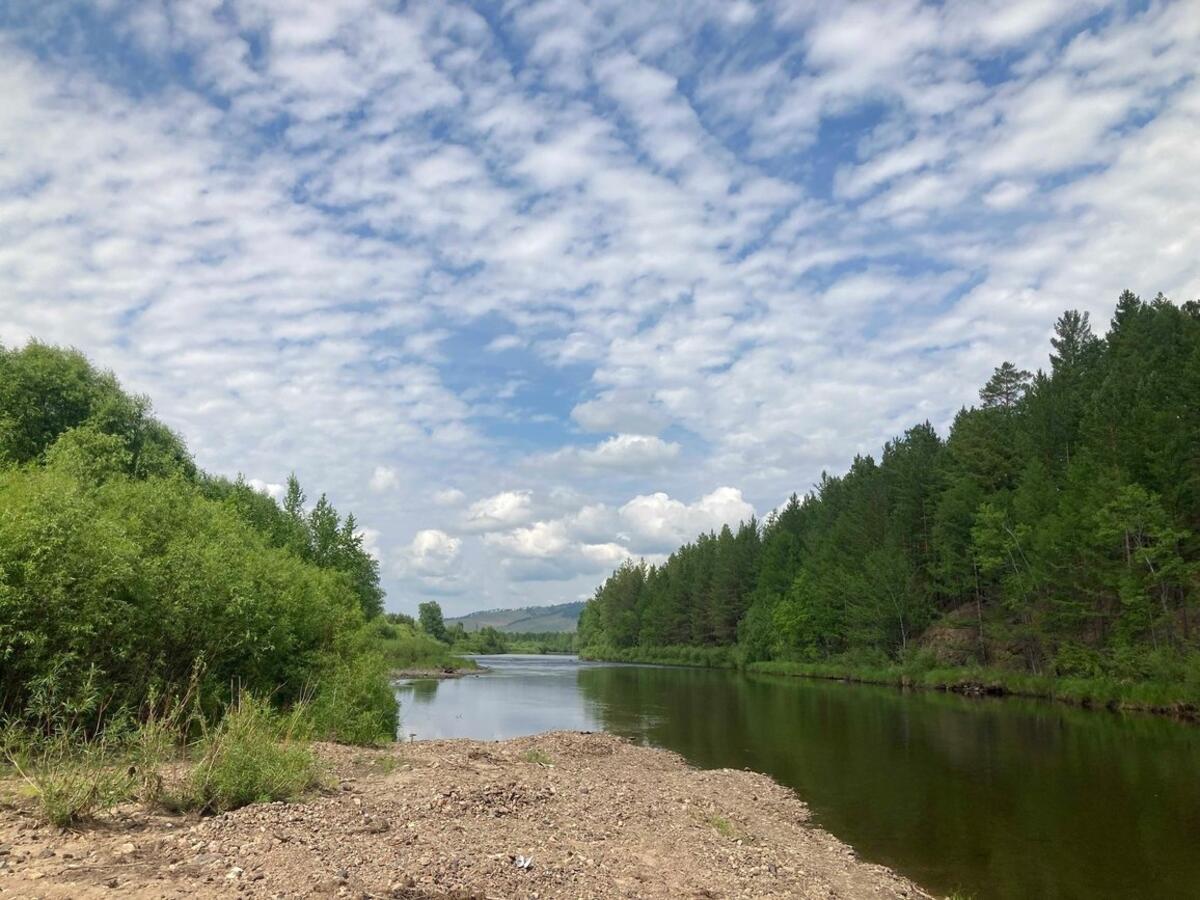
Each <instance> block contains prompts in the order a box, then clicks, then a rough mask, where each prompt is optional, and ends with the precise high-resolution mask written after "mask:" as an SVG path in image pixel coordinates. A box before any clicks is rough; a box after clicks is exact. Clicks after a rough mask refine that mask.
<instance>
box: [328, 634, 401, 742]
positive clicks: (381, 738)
mask: <svg viewBox="0 0 1200 900" xmlns="http://www.w3.org/2000/svg"><path fill="white" fill-rule="evenodd" d="M389 627H391V626H389ZM387 673H388V664H387V661H386V660H385V659H384V657H383V654H382V653H379V652H371V651H366V650H359V651H357V652H355V653H351V654H349V655H348V656H346V657H337V658H332V659H331V660H330V661H329V662H328V663H327V666H326V668H325V670H324V671H323V672H322V673H321V675H319V676H318V681H317V685H316V691H315V694H314V696H313V699H312V702H311V703H310V704H309V706H308V719H309V723H310V725H311V728H312V734H313V736H314V737H317V738H320V739H322V740H328V741H337V742H338V743H342V744H359V745H368V744H378V743H383V742H386V741H392V740H395V737H396V731H397V729H398V728H399V727H400V721H399V709H398V707H397V704H396V695H395V693H394V692H393V690H392V687H391V684H390V682H389V680H388V677H387Z"/></svg>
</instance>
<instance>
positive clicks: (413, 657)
mask: <svg viewBox="0 0 1200 900" xmlns="http://www.w3.org/2000/svg"><path fill="white" fill-rule="evenodd" d="M371 628H372V632H373V645H374V648H375V650H376V651H377V652H378V653H379V654H380V656H381V657H382V659H383V661H384V663H385V665H386V666H387V668H388V669H390V670H394V671H395V670H399V671H403V670H418V669H419V670H429V669H443V670H454V669H464V668H467V669H469V668H474V666H475V664H474V663H472V662H471V661H470V660H466V659H463V658H462V657H459V656H455V655H454V653H453V652H452V651H451V649H450V647H449V646H448V645H447V644H444V643H442V642H441V641H439V640H437V639H435V638H433V637H431V636H430V635H428V634H426V633H425V632H424V631H422V630H420V629H418V628H414V627H413V626H412V625H409V624H405V623H404V622H401V621H398V622H396V623H395V624H393V623H390V622H376V623H372V626H371Z"/></svg>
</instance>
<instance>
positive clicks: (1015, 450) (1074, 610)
mask: <svg viewBox="0 0 1200 900" xmlns="http://www.w3.org/2000/svg"><path fill="white" fill-rule="evenodd" d="M1051 345H1052V351H1051V354H1050V366H1049V370H1048V371H1038V372H1036V373H1029V372H1026V371H1022V370H1020V369H1018V368H1017V367H1016V366H1014V365H1012V364H1011V363H1008V362H1006V363H1004V364H1003V365H1001V366H1000V367H999V368H997V369H996V370H995V373H994V375H993V376H992V378H991V379H990V380H989V381H988V383H987V384H986V385H985V386H984V387H983V389H982V390H981V391H980V394H979V397H980V402H979V403H978V404H977V405H975V406H972V407H970V408H964V409H962V410H961V411H960V412H959V413H958V415H957V416H956V417H955V419H954V423H953V426H952V428H951V430H950V433H949V435H948V436H947V437H946V438H945V439H943V438H942V437H940V436H939V435H938V434H937V433H936V432H935V430H934V429H933V428H932V427H931V426H930V425H929V423H927V422H926V423H923V424H919V425H916V426H914V427H912V428H910V429H909V430H908V431H906V432H905V433H904V434H903V435H901V436H899V437H897V438H895V439H893V440H891V441H889V442H888V443H887V444H886V445H885V446H884V448H883V452H882V454H881V455H880V456H879V458H878V459H876V458H873V457H871V456H859V457H856V458H855V460H854V462H853V463H852V465H851V466H850V470H849V471H848V472H847V473H846V474H844V475H840V476H830V475H827V474H826V475H822V477H821V480H820V483H819V484H818V485H817V486H816V487H815V489H814V490H813V491H812V492H810V493H808V494H807V495H805V496H804V497H798V496H796V495H793V496H792V497H791V498H790V499H789V500H788V501H787V502H786V503H785V504H784V505H783V506H782V507H781V508H780V509H779V510H777V511H776V512H773V513H772V514H771V515H770V516H769V517H768V518H767V519H766V521H764V522H757V521H753V520H752V521H750V522H743V523H741V525H740V526H739V527H737V528H733V529H731V528H729V527H726V528H723V529H722V530H721V532H720V533H719V534H712V533H710V534H704V535H700V536H699V537H698V538H697V539H696V541H695V542H694V543H690V544H687V545H685V546H683V547H681V548H679V549H678V550H677V551H675V552H674V553H672V554H671V556H670V557H669V558H668V559H667V560H666V561H665V562H664V563H662V564H661V565H646V564H644V563H640V564H639V563H628V564H626V565H624V566H622V567H621V568H620V569H618V570H617V571H616V572H614V573H613V575H612V576H611V577H609V578H608V580H606V581H605V582H604V584H603V585H602V586H601V587H600V588H599V589H598V590H597V591H596V594H595V597H594V598H593V599H592V600H591V601H590V602H589V603H588V605H587V608H586V609H585V610H584V613H583V615H582V618H581V620H580V643H581V645H582V646H584V647H585V648H588V649H589V652H591V653H593V654H594V655H599V656H608V657H612V658H639V657H640V658H653V657H656V656H657V657H659V658H671V653H666V652H664V650H663V649H662V648H674V649H673V651H672V652H673V653H674V654H675V655H676V656H683V657H686V656H687V654H688V653H689V652H690V653H692V654H693V655H694V656H696V658H697V659H698V660H701V661H702V660H703V659H704V658H705V654H706V653H709V654H710V656H711V658H714V659H715V658H719V659H722V660H725V659H736V660H737V661H739V662H741V663H753V662H755V661H764V660H790V661H796V662H817V661H822V660H830V659H841V660H858V661H860V662H862V663H863V664H864V665H865V664H871V665H879V664H884V663H887V662H888V661H898V660H912V659H915V658H918V657H921V658H924V659H927V660H928V661H929V662H930V664H934V663H937V664H948V665H983V666H989V667H996V668H1000V669H1008V670H1012V671H1021V672H1029V673H1036V674H1045V675H1057V676H1079V677H1103V676H1113V677H1121V678H1132V679H1139V678H1141V679H1153V678H1159V679H1168V678H1181V677H1190V678H1192V679H1193V680H1195V681H1196V682H1197V683H1196V684H1195V685H1194V687H1196V688H1198V689H1200V666H1198V665H1196V664H1195V660H1196V658H1197V657H1196V656H1195V655H1194V651H1195V648H1196V647H1197V645H1198V640H1197V638H1198V630H1200V621H1197V615H1196V604H1197V598H1198V597H1200V562H1198V561H1200V541H1198V539H1197V534H1198V533H1200V304H1198V303H1196V302H1190V303H1187V304H1185V305H1183V306H1177V305H1175V304H1173V303H1171V302H1169V301H1168V300H1166V299H1165V298H1163V297H1162V296H1161V295H1160V296H1158V297H1157V298H1156V299H1154V300H1153V301H1150V302H1144V301H1142V300H1140V299H1139V298H1138V297H1136V296H1135V295H1133V294H1132V293H1130V292H1128V291H1127V292H1125V293H1123V294H1122V295H1121V297H1120V299H1119V300H1118V302H1117V307H1116V312H1115V314H1114V316H1113V319H1112V323H1111V327H1110V329H1109V331H1108V334H1107V335H1106V336H1105V337H1099V336H1097V335H1095V334H1094V333H1093V331H1092V328H1091V327H1090V323H1089V321H1088V316H1087V315H1086V314H1080V313H1078V312H1067V313H1065V314H1063V315H1062V316H1061V317H1060V318H1059V320H1058V321H1057V323H1056V324H1055V328H1054V337H1053V338H1052V340H1051ZM684 647H686V648H690V649H688V650H684V649H681V648H684ZM706 648H717V649H706ZM720 648H725V649H720ZM1189 660H1190V661H1189ZM1181 661H1184V662H1182V663H1181ZM1181 665H1182V667H1181Z"/></svg>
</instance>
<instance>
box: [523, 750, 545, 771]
mask: <svg viewBox="0 0 1200 900" xmlns="http://www.w3.org/2000/svg"><path fill="white" fill-rule="evenodd" d="M521 759H523V760H524V761H525V762H527V763H532V764H533V765H535V766H542V767H543V768H546V769H548V768H550V767H551V766H552V765H553V763H552V762H551V761H550V756H549V754H546V753H543V752H542V751H541V750H526V751H525V752H524V753H522V754H521Z"/></svg>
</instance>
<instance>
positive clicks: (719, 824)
mask: <svg viewBox="0 0 1200 900" xmlns="http://www.w3.org/2000/svg"><path fill="white" fill-rule="evenodd" d="M704 821H706V822H707V823H708V824H709V825H711V826H712V827H713V828H715V829H716V830H717V833H718V834H719V835H721V837H725V838H729V839H730V840H733V839H734V838H736V837H737V829H736V828H734V827H733V823H732V822H730V821H729V820H728V819H726V818H723V817H721V816H709V817H708V818H707V819H705V820H704Z"/></svg>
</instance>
